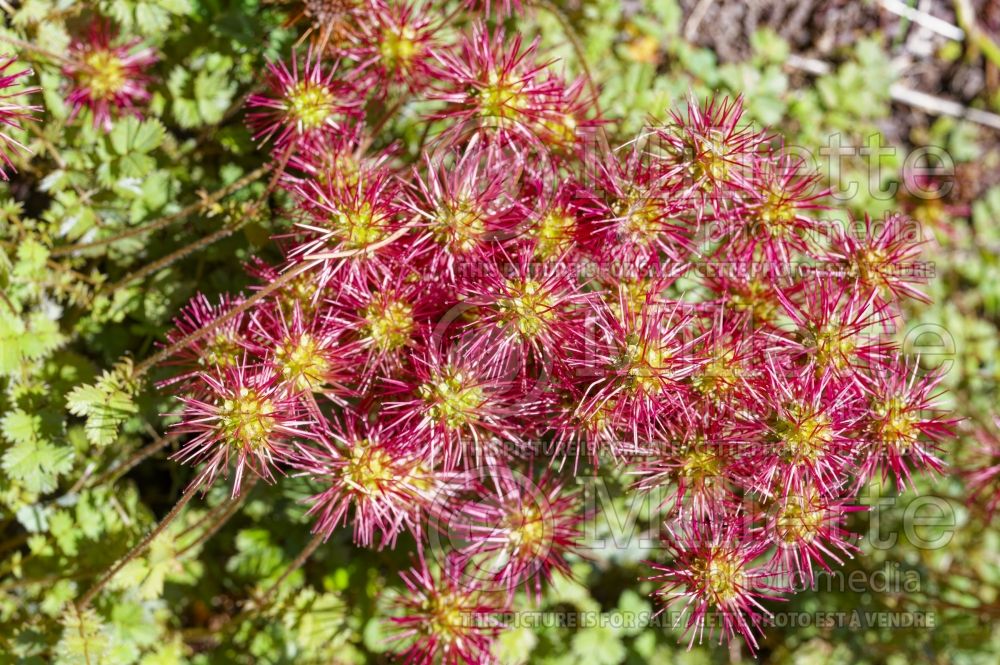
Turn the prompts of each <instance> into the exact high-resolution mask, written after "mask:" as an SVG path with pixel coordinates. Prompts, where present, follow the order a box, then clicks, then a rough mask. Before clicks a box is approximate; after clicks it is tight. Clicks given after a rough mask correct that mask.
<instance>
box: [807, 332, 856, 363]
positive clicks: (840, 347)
mask: <svg viewBox="0 0 1000 665" xmlns="http://www.w3.org/2000/svg"><path fill="white" fill-rule="evenodd" d="M809 334H810V335H811V336H812V341H813V347H814V349H815V350H814V353H815V356H816V365H817V370H819V369H821V368H824V367H832V368H834V369H844V368H845V367H847V366H848V365H850V364H851V356H852V354H853V353H854V351H855V349H856V348H857V345H856V344H855V343H854V340H853V339H851V337H850V336H849V335H845V334H843V331H842V330H841V329H840V328H837V327H836V326H833V325H830V324H827V325H825V326H823V327H821V328H818V329H814V330H811V331H810V332H809Z"/></svg>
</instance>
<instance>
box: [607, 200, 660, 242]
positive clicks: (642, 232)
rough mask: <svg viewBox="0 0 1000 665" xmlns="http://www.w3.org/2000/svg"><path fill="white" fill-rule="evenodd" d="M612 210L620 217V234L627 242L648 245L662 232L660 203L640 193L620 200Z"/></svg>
mask: <svg viewBox="0 0 1000 665" xmlns="http://www.w3.org/2000/svg"><path fill="white" fill-rule="evenodd" d="M612 210H613V211H614V213H615V216H616V217H617V218H618V225H619V226H618V228H619V234H620V235H621V236H622V237H623V239H624V240H625V241H626V242H629V243H632V244H634V245H639V246H640V247H648V246H649V245H650V244H652V243H653V241H654V240H656V236H657V235H658V234H659V232H660V219H661V218H662V216H663V215H662V214H661V212H660V205H659V204H658V203H657V202H656V201H655V200H652V199H648V198H645V197H642V196H641V195H638V194H633V195H630V196H629V197H628V198H627V199H626V200H625V201H619V202H618V203H616V204H615V205H614V206H612Z"/></svg>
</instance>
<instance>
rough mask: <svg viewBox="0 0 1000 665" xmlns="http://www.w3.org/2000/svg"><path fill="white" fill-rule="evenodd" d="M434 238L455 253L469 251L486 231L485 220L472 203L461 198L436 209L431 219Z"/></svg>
mask: <svg viewBox="0 0 1000 665" xmlns="http://www.w3.org/2000/svg"><path fill="white" fill-rule="evenodd" d="M431 233H432V234H433V236H434V240H435V241H437V242H438V243H440V244H441V245H444V246H445V247H447V248H448V249H450V250H453V251H455V252H457V253H464V252H469V251H471V250H473V249H475V247H476V246H477V245H478V244H479V241H480V239H481V238H482V237H483V235H484V234H485V233H486V222H485V221H484V220H483V215H482V213H481V211H480V210H478V208H477V207H476V205H475V204H474V203H472V202H471V201H469V200H466V199H462V200H459V201H457V202H455V203H454V204H453V205H446V206H444V207H443V208H441V209H440V210H438V213H437V215H435V217H434V219H433V220H432V221H431Z"/></svg>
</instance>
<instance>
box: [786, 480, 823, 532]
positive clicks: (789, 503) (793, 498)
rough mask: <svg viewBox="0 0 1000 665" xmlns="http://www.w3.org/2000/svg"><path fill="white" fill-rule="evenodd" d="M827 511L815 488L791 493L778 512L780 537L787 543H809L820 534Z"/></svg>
mask: <svg viewBox="0 0 1000 665" xmlns="http://www.w3.org/2000/svg"><path fill="white" fill-rule="evenodd" d="M825 518H826V511H825V510H824V509H823V504H822V502H821V501H820V497H819V495H818V494H817V493H816V490H815V489H812V490H809V491H808V492H806V493H803V494H802V495H796V494H793V495H790V496H789V497H788V498H787V499H785V504H784V506H782V508H781V512H780V513H778V519H777V524H776V526H777V531H778V537H779V538H781V539H782V540H783V541H784V542H786V543H808V542H811V541H812V540H813V539H815V538H816V536H817V535H819V531H820V528H822V526H823V520H824V519H825Z"/></svg>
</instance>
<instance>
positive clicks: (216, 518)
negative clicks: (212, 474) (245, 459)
mask: <svg viewBox="0 0 1000 665" xmlns="http://www.w3.org/2000/svg"><path fill="white" fill-rule="evenodd" d="M256 483H257V477H256V476H253V477H251V478H250V480H249V481H248V482H247V483H246V485H245V486H244V488H243V491H242V492H240V495H239V496H238V497H237V498H235V499H227V500H226V501H225V502H223V503H221V504H220V505H219V506H217V507H216V509H217V508H218V507H224V510H223V511H222V513H221V514H219V515H215V512H216V509H213V510H212V511H210V512H209V514H208V515H206V516H205V517H204V518H202V519H200V520H198V523H197V524H196V525H195V526H193V527H191V528H189V529H188V531H191V530H193V529H195V528H197V527H199V526H201V525H202V524H204V523H205V522H206V521H210V520H211V521H212V523H211V524H210V525H209V527H208V528H207V529H205V531H204V532H203V533H202V534H201V535H200V536H198V538H196V539H195V540H194V542H192V543H191V544H189V545H185V546H184V547H183V548H181V550H180V551H179V552H177V555H176V556H177V558H178V559H181V558H183V557H184V555H186V554H187V553H188V552H190V551H192V550H194V549H195V548H197V547H198V546H199V545H202V544H204V543H205V542H206V541H208V540H209V539H210V538H211V537H212V536H214V535H215V534H216V533H218V532H219V529H221V528H222V527H223V526H225V524H226V522H228V521H229V520H230V518H232V516H233V515H235V514H236V511H237V510H239V508H240V506H242V505H243V503H244V502H245V501H246V499H247V497H248V496H250V490H251V489H252V488H253V486H254V485H255V484H256ZM185 533H186V532H185ZM182 535H183V534H182Z"/></svg>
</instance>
